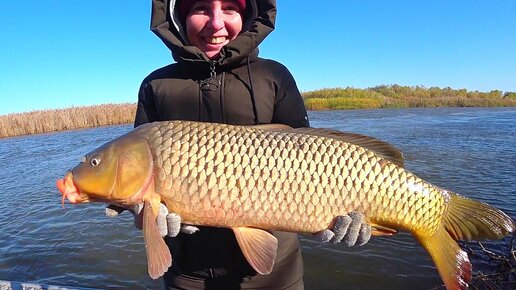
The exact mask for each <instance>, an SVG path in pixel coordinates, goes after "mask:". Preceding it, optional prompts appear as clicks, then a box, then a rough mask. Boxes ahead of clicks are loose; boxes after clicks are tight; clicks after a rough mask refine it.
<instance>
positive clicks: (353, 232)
mask: <svg viewBox="0 0 516 290" xmlns="http://www.w3.org/2000/svg"><path fill="white" fill-rule="evenodd" d="M370 238H371V226H370V225H369V224H368V223H366V222H365V220H364V215H363V214H361V213H359V212H356V211H353V212H350V213H349V214H348V215H341V216H337V217H336V219H335V225H334V227H333V229H332V230H330V229H326V230H324V231H320V232H318V233H316V234H314V239H315V240H317V241H319V242H322V243H327V242H331V243H332V244H336V243H340V242H342V243H344V244H345V245H346V246H348V247H352V246H355V245H356V246H363V245H365V244H366V243H367V242H368V241H369V239H370Z"/></svg>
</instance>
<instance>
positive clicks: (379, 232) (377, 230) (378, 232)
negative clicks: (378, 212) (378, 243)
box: [371, 224, 398, 237]
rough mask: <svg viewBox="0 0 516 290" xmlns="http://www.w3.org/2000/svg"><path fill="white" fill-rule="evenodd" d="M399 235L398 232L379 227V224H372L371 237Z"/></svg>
mask: <svg viewBox="0 0 516 290" xmlns="http://www.w3.org/2000/svg"><path fill="white" fill-rule="evenodd" d="M397 233H398V230H396V229H393V228H389V227H385V226H381V225H377V224H371V235H373V236H377V237H383V236H392V235H395V234H397Z"/></svg>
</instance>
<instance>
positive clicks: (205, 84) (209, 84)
mask: <svg viewBox="0 0 516 290" xmlns="http://www.w3.org/2000/svg"><path fill="white" fill-rule="evenodd" d="M216 65H217V62H216V61H210V77H209V78H208V79H207V80H202V81H200V82H199V85H200V87H201V89H202V90H208V91H216V90H218V89H219V87H220V80H219V79H217V72H216V71H215V69H216Z"/></svg>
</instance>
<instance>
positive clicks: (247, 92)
mask: <svg viewBox="0 0 516 290" xmlns="http://www.w3.org/2000/svg"><path fill="white" fill-rule="evenodd" d="M176 2H177V0H153V1H152V20H151V30H152V31H153V32H154V33H156V35H158V37H160V38H161V40H162V41H163V42H164V43H165V44H166V45H167V47H168V48H169V49H170V50H171V52H172V56H173V58H174V60H175V61H176V63H173V64H171V65H168V66H165V67H163V68H160V69H158V70H156V71H154V72H152V73H151V74H150V75H149V76H147V77H146V78H145V80H144V81H143V83H142V85H141V88H140V91H139V96H138V108H137V112H136V118H135V126H138V125H141V124H144V123H148V122H154V121H163V120H196V121H206V122H218V123H228V124H237V125H253V124H264V123H280V124H286V125H289V126H292V127H308V126H309V123H308V118H307V114H306V110H305V107H304V103H303V99H302V97H301V94H300V93H299V90H298V88H297V86H296V83H295V81H294V78H293V77H292V75H291V74H290V72H289V71H288V69H287V68H286V67H285V66H283V65H282V64H280V63H278V62H276V61H273V60H267V59H262V58H259V57H258V45H259V44H260V43H261V41H262V40H263V39H264V38H265V37H266V36H267V35H268V34H269V33H270V32H271V31H272V30H273V29H274V21H275V17H276V1H275V0H264V1H260V0H256V1H255V0H248V1H247V8H246V12H245V15H244V19H245V23H244V27H243V29H242V32H241V33H240V34H239V36H238V37H237V38H236V39H234V40H233V41H231V42H230V43H229V44H227V45H226V46H225V47H224V48H223V49H222V50H221V53H220V57H219V58H218V59H216V60H210V59H208V58H207V57H206V55H205V54H204V53H202V52H201V51H200V50H199V49H197V48H196V47H195V46H191V45H188V42H187V41H186V37H185V36H184V32H183V31H184V29H183V28H182V24H181V23H180V21H179V20H178V19H179V17H178V15H176V13H170V11H175V10H174V7H175V6H176ZM273 234H274V235H275V236H276V237H277V238H278V241H279V245H278V253H277V258H276V261H275V266H274V269H273V271H272V273H271V274H269V275H264V276H262V275H257V274H256V272H255V271H254V270H253V269H252V268H251V267H250V266H249V264H248V263H247V261H246V260H245V258H244V256H243V254H242V252H241V251H240V249H239V247H238V244H237V242H236V239H235V237H234V234H233V232H232V231H231V230H229V229H221V228H207V227H201V229H200V231H199V232H197V233H195V234H192V235H186V234H180V235H179V236H178V237H177V238H168V239H167V243H168V244H169V247H170V248H171V252H172V255H173V262H172V264H173V265H172V268H171V269H169V271H168V273H166V274H165V283H166V285H167V286H168V287H171V288H174V289H175V288H177V289H195V288H198V289H202V288H206V289H240V288H242V289H245V288H252V289H257V288H262V289H302V287H303V286H302V285H303V282H302V275H303V265H302V260H301V253H300V249H299V242H298V238H297V235H296V234H293V233H283V232H274V233H273ZM289 287H291V288H289Z"/></svg>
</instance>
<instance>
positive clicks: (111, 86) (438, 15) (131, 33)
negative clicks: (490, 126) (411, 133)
mask: <svg viewBox="0 0 516 290" xmlns="http://www.w3.org/2000/svg"><path fill="white" fill-rule="evenodd" d="M315 3H317V4H315ZM515 12H516V1H514V0H505V1H502V0H494V1H478V0H461V1H457V0H447V1H437V0H436V1H414V0H410V1H409V0H407V1H398V0H391V1H379V0H378V1H375V0H371V1H364V0H356V1H346V0H328V1H298V0H278V18H277V23H276V24H277V25H276V30H275V31H274V32H273V33H272V34H271V35H270V36H269V37H268V38H267V39H266V40H265V41H264V43H262V45H261V46H260V55H261V56H262V57H265V58H272V59H275V60H278V61H280V62H282V63H283V64H285V65H286V66H287V67H288V68H289V69H290V70H291V72H292V74H293V75H294V77H295V78H296V80H297V84H298V86H299V88H300V90H301V91H309V90H314V89H319V88H327V87H347V86H351V87H356V88H367V87H372V86H376V85H381V84H400V85H409V86H416V85H422V86H426V87H431V86H438V87H447V86H449V87H452V88H455V89H459V88H466V89H468V90H479V91H490V90H493V89H498V90H501V91H516V17H515ZM149 21H150V0H110V1H106V0H88V1H64V0H46V1H36V0H30V1H18V0H5V1H0V115H3V114H8V113H15V112H25V111H31V110H39V109H52V108H66V107H70V106H83V105H91V104H105V103H123V102H135V101H136V98H137V91H138V87H139V85H140V82H141V80H142V79H143V78H144V77H145V76H146V75H147V74H148V73H150V72H151V71H152V70H154V69H156V68H158V67H161V66H164V65H166V64H168V63H170V62H172V58H171V56H170V52H169V51H168V49H167V48H166V47H165V45H164V44H162V43H161V41H160V40H159V39H158V38H157V37H156V36H155V35H154V34H153V33H152V32H151V31H150V30H149Z"/></svg>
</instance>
